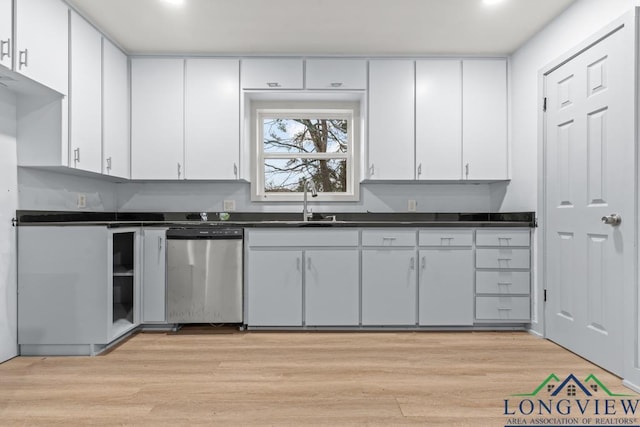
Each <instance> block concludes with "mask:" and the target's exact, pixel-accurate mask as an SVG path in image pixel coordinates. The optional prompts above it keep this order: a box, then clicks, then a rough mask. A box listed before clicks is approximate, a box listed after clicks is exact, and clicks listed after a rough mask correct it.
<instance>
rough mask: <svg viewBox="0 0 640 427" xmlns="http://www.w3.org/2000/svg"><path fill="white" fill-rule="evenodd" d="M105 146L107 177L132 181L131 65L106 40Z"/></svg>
mask: <svg viewBox="0 0 640 427" xmlns="http://www.w3.org/2000/svg"><path fill="white" fill-rule="evenodd" d="M102 43H103V48H102V49H103V50H102V62H103V74H102V82H103V93H102V108H103V116H102V120H103V121H102V132H103V134H102V138H103V139H102V144H103V161H102V166H103V169H102V170H103V171H104V174H106V175H112V176H118V177H121V178H129V177H130V176H131V172H130V155H129V152H130V147H131V145H130V143H129V65H128V59H127V55H125V54H124V53H123V52H122V51H121V50H120V49H118V48H117V47H116V46H114V45H113V44H112V43H111V42H110V41H109V40H107V39H103V42H102Z"/></svg>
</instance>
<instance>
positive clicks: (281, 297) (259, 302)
mask: <svg viewBox="0 0 640 427" xmlns="http://www.w3.org/2000/svg"><path fill="white" fill-rule="evenodd" d="M247 274H248V295H247V298H248V316H247V324H249V325H250V326H302V251H299V250H284V251H271V250H252V251H250V253H249V257H248V269H247Z"/></svg>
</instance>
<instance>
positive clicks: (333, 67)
mask: <svg viewBox="0 0 640 427" xmlns="http://www.w3.org/2000/svg"><path fill="white" fill-rule="evenodd" d="M305 77H306V88H307V89H341V90H365V89H366V88H367V61H366V60H364V59H307V61H306V67H305Z"/></svg>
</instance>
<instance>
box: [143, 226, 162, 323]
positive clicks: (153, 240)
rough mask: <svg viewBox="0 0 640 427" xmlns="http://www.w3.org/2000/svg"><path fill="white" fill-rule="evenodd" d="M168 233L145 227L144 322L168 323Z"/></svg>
mask: <svg viewBox="0 0 640 427" xmlns="http://www.w3.org/2000/svg"><path fill="white" fill-rule="evenodd" d="M166 235H167V231H166V229H165V228H163V229H145V230H144V231H143V238H142V323H160V324H162V323H166V320H167V317H166V291H167V288H166V280H167V275H166V264H167V260H166V247H167V245H166V242H167V239H166Z"/></svg>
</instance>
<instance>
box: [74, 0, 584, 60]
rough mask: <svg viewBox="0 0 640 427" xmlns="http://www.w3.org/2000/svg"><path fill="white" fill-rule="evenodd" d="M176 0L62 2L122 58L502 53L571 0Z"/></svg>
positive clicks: (565, 6) (513, 49) (549, 19)
mask: <svg viewBox="0 0 640 427" xmlns="http://www.w3.org/2000/svg"><path fill="white" fill-rule="evenodd" d="M174 1H176V0H174ZM177 1H179V0H177ZM182 1H183V2H184V4H183V5H182V6H178V5H174V4H169V3H168V1H167V0H67V2H68V3H69V4H71V5H72V6H73V7H75V8H76V9H77V10H78V11H80V13H81V14H82V15H84V16H85V17H86V18H88V19H89V20H90V21H91V22H92V23H94V24H95V25H96V26H97V27H98V28H100V29H101V30H102V31H103V32H104V33H105V34H107V35H108V36H110V37H111V38H112V39H113V40H114V41H115V42H117V43H118V44H120V46H121V47H122V48H123V49H125V50H126V51H127V52H128V53H130V54H229V55H261V54H275V55H277V54H281V55H289V54H309V55H423V54H425V55H429V54H457V55H459V54H471V55H505V54H510V53H512V52H514V51H515V50H516V49H517V48H518V47H519V46H521V45H522V44H523V43H524V42H526V41H527V40H528V39H529V38H530V37H531V36H532V35H534V34H535V33H536V32H537V31H538V30H540V29H541V28H542V27H544V26H545V25H546V24H547V23H548V22H550V21H551V20H552V19H553V18H554V17H555V16H557V15H558V14H560V13H561V12H562V11H563V10H565V9H566V8H567V7H568V6H569V5H570V4H571V3H573V2H574V1H575V0H502V2H500V3H498V4H493V5H486V4H484V2H483V1H484V0H182Z"/></svg>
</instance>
